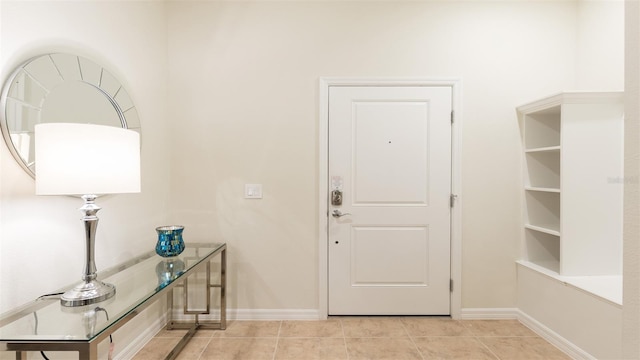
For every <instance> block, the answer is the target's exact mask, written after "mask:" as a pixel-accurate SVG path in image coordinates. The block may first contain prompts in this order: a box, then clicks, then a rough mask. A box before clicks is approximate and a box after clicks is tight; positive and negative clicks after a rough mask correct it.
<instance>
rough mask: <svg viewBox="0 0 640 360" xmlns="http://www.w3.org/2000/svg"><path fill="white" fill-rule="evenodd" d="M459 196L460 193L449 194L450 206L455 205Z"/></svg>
mask: <svg viewBox="0 0 640 360" xmlns="http://www.w3.org/2000/svg"><path fill="white" fill-rule="evenodd" d="M457 198H458V195H456V194H451V196H449V207H453V205H455V202H456V199H457Z"/></svg>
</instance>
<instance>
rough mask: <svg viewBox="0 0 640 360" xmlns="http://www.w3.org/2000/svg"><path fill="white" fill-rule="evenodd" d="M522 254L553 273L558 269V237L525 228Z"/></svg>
mask: <svg viewBox="0 0 640 360" xmlns="http://www.w3.org/2000/svg"><path fill="white" fill-rule="evenodd" d="M524 238H525V244H524V247H525V249H524V255H525V258H526V260H527V261H529V262H532V263H534V264H536V265H538V266H541V267H543V268H545V269H548V270H551V271H553V272H555V273H558V272H559V271H560V237H559V236H555V235H551V234H547V233H543V232H540V231H537V230H533V229H525V237H524Z"/></svg>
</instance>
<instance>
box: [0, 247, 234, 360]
mask: <svg viewBox="0 0 640 360" xmlns="http://www.w3.org/2000/svg"><path fill="white" fill-rule="evenodd" d="M226 248H227V246H226V244H221V243H197V244H194V243H187V244H186V248H185V250H184V252H183V253H182V254H180V255H178V256H176V257H173V258H169V259H167V258H162V257H160V256H158V255H156V253H155V252H154V251H151V252H149V253H146V254H143V255H141V256H139V257H137V258H135V259H132V260H130V261H128V262H126V263H124V264H121V265H119V266H115V267H113V268H110V269H108V270H105V271H101V272H99V274H98V278H99V279H100V280H102V281H104V282H108V283H111V284H114V285H115V286H116V295H115V296H114V297H113V298H111V299H108V300H105V301H103V302H100V303H96V304H92V305H86V306H81V307H63V306H62V305H61V304H60V300H59V297H52V296H45V297H42V298H39V299H37V300H35V301H32V302H30V303H28V304H25V305H23V306H21V307H20V308H18V309H15V310H13V311H10V312H7V313H4V314H2V315H1V316H0V350H3V351H15V352H16V359H18V360H23V359H26V358H27V351H47V350H48V351H76V352H78V353H79V358H80V359H82V360H94V359H97V358H98V344H99V343H100V342H101V341H103V340H105V339H107V338H108V337H109V336H110V335H111V334H112V333H113V332H114V331H116V330H117V329H119V328H120V327H122V326H123V325H124V324H126V323H127V322H128V321H129V320H131V319H133V318H134V317H135V316H136V315H137V314H139V313H140V312H141V311H142V310H144V309H145V308H146V307H148V306H149V305H151V304H153V303H154V302H155V301H156V300H157V299H159V298H160V297H161V296H164V295H166V296H167V306H168V317H169V319H168V323H167V328H168V329H188V330H189V331H188V332H187V333H186V334H185V335H184V337H183V338H182V340H181V341H180V342H179V343H178V344H177V345H176V347H175V348H174V349H173V351H172V352H171V353H170V354H169V355H167V357H166V359H174V358H175V357H177V355H178V353H179V352H180V350H182V348H183V347H184V346H185V345H186V344H187V342H188V341H189V339H190V338H191V337H192V336H193V334H194V333H195V331H196V330H197V329H198V328H207V329H222V330H224V329H225V326H226V317H225V314H226V298H225V291H226V280H225V277H226ZM217 255H219V256H220V274H219V283H218V284H211V260H213V259H214V257H216V256H217ZM203 271H204V272H205V274H206V275H205V277H206V282H205V284H204V285H205V291H203V292H204V293H205V296H206V300H204V299H202V300H204V301H203V302H205V303H206V308H205V309H202V310H190V309H188V306H189V299H188V295H189V291H188V286H189V283H190V282H191V281H187V279H188V278H189V277H190V276H192V275H194V274H196V273H201V272H203ZM176 286H178V287H183V288H184V289H183V290H184V291H183V293H184V295H183V296H184V313H185V314H189V315H193V316H194V320H193V321H192V322H180V321H175V320H173V319H172V317H171V313H172V309H173V289H174V288H175V287H176ZM71 287H72V286H69V287H68V288H71ZM211 288H219V293H220V295H219V296H220V297H219V300H220V316H219V319H220V321H200V319H199V318H198V316H199V315H203V314H209V313H210V307H211V296H210V295H211ZM64 290H67V288H65V289H61V292H62V291H64Z"/></svg>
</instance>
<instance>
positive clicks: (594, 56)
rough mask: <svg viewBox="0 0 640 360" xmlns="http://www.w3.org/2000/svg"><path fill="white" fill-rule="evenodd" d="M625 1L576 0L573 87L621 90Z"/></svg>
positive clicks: (590, 89)
mask: <svg viewBox="0 0 640 360" xmlns="http://www.w3.org/2000/svg"><path fill="white" fill-rule="evenodd" d="M624 24H625V21H624V1H622V0H580V1H578V33H577V42H578V51H577V57H576V69H577V76H576V87H575V89H576V90H583V91H623V90H624Z"/></svg>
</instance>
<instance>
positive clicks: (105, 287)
mask: <svg viewBox="0 0 640 360" xmlns="http://www.w3.org/2000/svg"><path fill="white" fill-rule="evenodd" d="M115 294H116V287H115V286H113V285H111V284H107V283H103V282H102V281H100V280H91V281H87V282H83V283H82V284H80V285H78V286H76V287H74V288H73V289H71V290H69V291H67V292H65V293H64V294H63V295H62V296H61V297H60V303H61V304H62V306H84V305H90V304H95V303H98V302H101V301H105V300H107V299H109V298H111V297H113V295H115Z"/></svg>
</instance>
